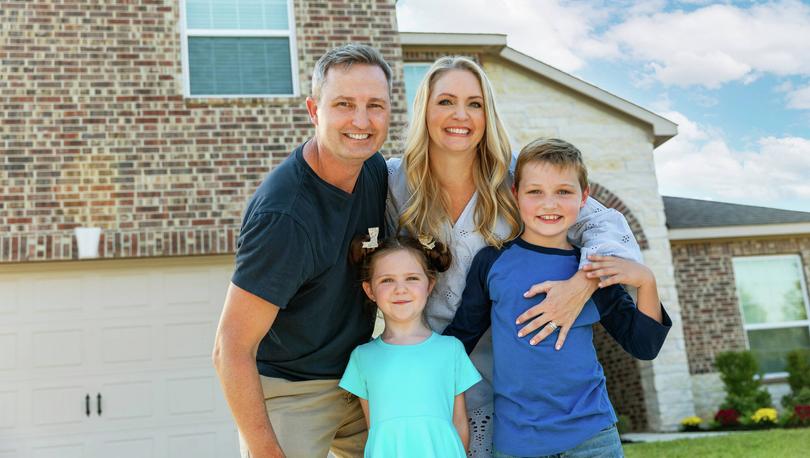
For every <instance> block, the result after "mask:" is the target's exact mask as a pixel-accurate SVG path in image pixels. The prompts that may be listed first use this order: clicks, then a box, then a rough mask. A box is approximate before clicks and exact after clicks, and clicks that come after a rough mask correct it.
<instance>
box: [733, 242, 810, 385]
mask: <svg viewBox="0 0 810 458" xmlns="http://www.w3.org/2000/svg"><path fill="white" fill-rule="evenodd" d="M732 265H733V267H734V283H735V286H736V288H737V298H738V300H739V303H740V310H741V311H742V315H743V321H744V326H745V330H746V333H747V336H748V347H749V349H750V350H751V352H752V353H753V354H754V356H755V357H756V358H757V361H758V362H759V367H760V370H761V371H762V372H765V373H774V372H783V371H784V370H785V356H786V354H787V353H788V352H789V351H792V350H795V349H799V348H810V320H808V313H807V309H808V301H807V289H806V286H805V280H804V271H803V269H802V264H801V259H800V258H799V257H798V256H759V257H744V258H734V259H733V260H732Z"/></svg>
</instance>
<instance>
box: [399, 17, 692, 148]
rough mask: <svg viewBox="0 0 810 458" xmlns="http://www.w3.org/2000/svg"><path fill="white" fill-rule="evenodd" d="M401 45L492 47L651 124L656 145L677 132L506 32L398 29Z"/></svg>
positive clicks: (660, 118)
mask: <svg viewBox="0 0 810 458" xmlns="http://www.w3.org/2000/svg"><path fill="white" fill-rule="evenodd" d="M399 37H400V43H401V44H402V45H403V46H464V47H472V46H474V47H482V46H483V47H488V48H494V49H493V50H492V51H494V52H493V53H494V54H497V55H498V56H500V57H502V58H503V59H505V60H507V61H509V62H512V63H514V64H516V65H518V66H520V67H523V68H525V69H527V70H530V71H533V72H535V73H537V74H540V75H543V76H544V77H546V78H548V79H550V80H552V81H554V82H555V83H557V84H560V85H562V86H564V87H567V88H569V89H571V90H574V91H576V92H578V93H580V94H583V95H585V96H588V97H590V98H592V99H594V100H596V101H598V102H600V103H602V104H605V105H607V106H609V107H611V108H613V109H615V110H617V111H620V112H622V113H625V114H627V115H629V116H631V117H633V118H636V119H638V120H640V121H642V122H644V123H646V124H649V125H650V126H652V129H653V136H654V137H655V140H654V141H653V145H654V146H655V147H658V146H661V145H662V144H663V143H664V142H666V141H667V140H669V139H670V138H672V137H674V136H675V135H677V134H678V125H677V124H675V123H674V122H672V121H670V120H669V119H666V118H664V117H663V116H659V115H657V114H655V113H653V112H651V111H649V110H646V109H644V108H642V107H640V106H638V105H636V104H634V103H632V102H629V101H627V100H625V99H623V98H621V97H619V96H616V95H614V94H611V93H610V92H608V91H606V90H604V89H600V88H598V87H596V86H594V85H593V84H590V83H587V82H585V81H583V80H581V79H579V78H577V77H575V76H573V75H570V74H568V73H566V72H564V71H562V70H559V69H557V68H554V67H552V66H550V65H548V64H545V63H543V62H540V61H539V60H537V59H535V58H533V57H530V56H528V55H526V54H523V53H521V52H519V51H516V50H514V49H512V48H510V47H509V46H507V44H506V35H504V34H494V33H422V32H400V33H399Z"/></svg>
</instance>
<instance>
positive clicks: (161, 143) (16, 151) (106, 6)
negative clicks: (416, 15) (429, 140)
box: [0, 0, 406, 263]
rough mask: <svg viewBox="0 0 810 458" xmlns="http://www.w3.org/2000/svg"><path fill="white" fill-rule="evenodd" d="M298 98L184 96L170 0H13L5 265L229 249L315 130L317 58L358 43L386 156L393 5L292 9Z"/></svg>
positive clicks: (395, 117) (1, 110)
mask: <svg viewBox="0 0 810 458" xmlns="http://www.w3.org/2000/svg"><path fill="white" fill-rule="evenodd" d="M293 9H294V14H295V39H296V44H297V61H298V74H297V75H295V77H296V78H298V81H299V86H300V91H301V95H300V96H296V97H284V98H281V97H279V98H239V99H197V98H188V99H186V98H184V97H183V84H184V83H183V74H182V66H181V41H180V40H181V35H180V25H179V24H180V23H179V20H180V11H179V2H177V1H173V0H153V1H143V2H129V1H113V2H99V1H95V0H64V1H60V2H53V1H39V0H36V1H25V2H20V1H8V2H3V7H2V8H0V22H2V23H3V27H2V28H0V43H3V46H2V48H0V64H2V65H0V152H2V154H0V170H2V174H1V175H0V263H3V262H28V261H51V260H70V259H76V258H77V255H78V254H77V249H76V244H75V241H74V236H73V228H74V227H77V226H95V227H101V228H102V229H103V234H102V241H101V250H100V256H101V257H104V258H124V257H142V256H179V255H199V254H216V253H230V252H233V251H234V239H235V237H236V234H237V233H238V230H239V222H240V217H241V212H242V210H243V208H244V205H245V203H246V201H247V199H248V198H249V197H250V195H251V194H252V192H253V190H254V189H255V187H256V186H257V184H258V183H259V182H260V181H261V180H262V179H263V177H264V176H265V175H266V174H267V173H268V172H269V171H270V170H272V168H273V167H274V166H275V165H277V164H278V163H279V162H280V161H282V160H283V159H284V158H285V157H287V155H288V154H289V152H290V151H291V150H292V148H294V147H295V146H296V145H297V144H300V143H301V142H303V141H304V140H306V138H308V137H309V136H310V135H311V134H312V126H311V123H310V120H309V117H308V115H307V112H306V108H305V104H304V100H305V97H306V96H307V95H308V94H309V92H310V87H309V81H310V76H309V75H310V73H311V71H312V68H313V66H314V63H315V61H316V60H317V59H318V58H319V57H320V56H321V55H322V54H323V53H324V52H325V51H326V50H328V49H330V48H332V47H334V46H338V45H340V44H344V43H346V42H361V43H366V44H370V45H372V46H374V47H376V48H377V49H380V50H381V52H382V53H383V55H384V56H385V58H386V59H387V60H388V62H389V63H390V64H391V66H392V68H393V70H394V86H393V100H392V107H393V109H392V123H391V127H392V128H391V135H390V136H389V141H388V143H386V144H385V146H384V151H391V150H392V149H393V145H395V144H396V143H397V141H398V139H399V137H400V135H399V133H400V132H401V130H402V128H403V126H404V125H405V122H406V109H405V95H404V85H403V82H402V81H403V78H402V54H401V53H402V51H401V48H400V44H399V34H398V32H397V25H396V14H395V3H394V2H393V1H390V0H373V1H349V2H347V1H319V2H311V1H301V0H296V1H294V2H293Z"/></svg>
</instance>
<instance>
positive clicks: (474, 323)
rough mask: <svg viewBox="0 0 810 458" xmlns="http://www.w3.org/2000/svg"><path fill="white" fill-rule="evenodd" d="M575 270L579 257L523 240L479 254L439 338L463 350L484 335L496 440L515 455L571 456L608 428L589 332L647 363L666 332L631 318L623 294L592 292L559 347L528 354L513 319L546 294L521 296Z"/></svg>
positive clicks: (636, 315) (549, 342)
mask: <svg viewBox="0 0 810 458" xmlns="http://www.w3.org/2000/svg"><path fill="white" fill-rule="evenodd" d="M578 268H579V253H578V250H576V249H572V250H560V249H553V248H544V247H540V246H536V245H532V244H530V243H528V242H525V241H524V240H522V239H516V240H514V241H512V242H510V243H508V244H506V245H505V246H504V247H503V248H502V249H496V248H493V247H486V248H484V249H482V250H481V251H480V252H479V253H478V255H476V257H475V259H474V260H473V263H472V266H471V268H470V271H469V274H468V276H467V284H466V288H465V290H464V294H463V295H462V299H461V306H460V307H459V309H458V311H457V312H456V315H455V318H454V319H453V322H452V323H451V324H450V325H449V326H448V327H447V329H446V330H445V331H444V333H445V334H449V335H453V336H455V337H457V338H459V339H460V340H461V341H462V342H463V343H464V345H465V348H466V349H467V351H468V352H470V351H472V349H473V348H474V347H475V344H476V343H477V342H478V339H479V338H480V337H481V335H482V334H483V333H484V332H485V331H486V330H487V328H489V327H490V324H491V327H492V342H493V354H494V377H493V385H494V396H495V399H494V402H495V418H494V442H495V448H496V449H497V450H499V451H501V452H504V453H507V454H510V455H517V456H537V455H550V454H554V453H560V452H563V451H565V450H569V449H571V448H573V447H575V446H577V445H578V444H580V443H581V442H583V441H585V440H587V439H589V438H591V437H593V436H594V435H596V434H597V433H598V432H599V431H601V430H602V429H604V428H606V427H608V426H610V425H612V424H613V423H615V422H616V414H615V413H614V411H613V407H612V406H611V404H610V399H609V398H608V394H607V389H606V387H605V376H604V373H603V371H602V366H601V365H600V364H599V361H598V359H597V356H596V350H595V348H594V346H593V328H592V325H593V324H595V323H596V322H601V323H602V325H603V326H604V327H605V329H606V330H607V331H608V332H609V333H610V334H611V335H612V336H613V338H614V339H616V341H617V342H619V344H621V345H622V347H624V349H625V350H626V351H628V352H629V353H630V354H632V355H633V356H635V357H637V358H640V359H652V358H654V357H655V356H656V355H657V353H658V351H659V350H660V348H661V345H663V342H664V339H665V337H666V335H667V332H668V331H669V328H670V326H671V325H672V323H671V321H670V319H669V317H668V316H667V314H666V312H664V319H663V324H662V323H658V322H656V321H655V320H653V319H652V318H649V317H647V316H646V315H644V314H643V313H641V312H639V311H638V309H637V308H636V307H635V304H634V303H633V300H632V298H631V297H630V295H629V294H627V292H626V291H625V290H624V288H622V287H621V286H618V285H616V286H611V287H607V288H603V289H600V290H598V291H597V292H596V293H594V295H593V296H592V298H591V299H589V300H588V302H587V303H586V304H585V306H584V308H583V309H582V312H581V313H580V315H579V317H578V318H577V319H576V321H575V322H574V326H573V327H572V328H571V329H570V330H569V332H568V336H567V338H566V341H565V345H564V346H563V348H562V349H560V350H555V349H554V344H555V342H556V336H550V337H548V338H546V339H544V340H543V341H542V342H540V343H539V344H538V345H536V346H532V345H530V344H529V340H530V339H531V338H532V337H533V336H534V335H535V334H536V333H532V334H529V335H527V336H524V337H522V338H519V337H518V336H517V333H518V331H519V330H520V329H521V328H522V327H523V326H525V324H521V325H517V324H515V320H516V319H517V317H518V316H519V315H520V314H522V313H523V312H525V311H526V310H527V309H529V308H530V307H532V306H534V305H536V304H537V303H538V302H539V301H540V300H542V299H543V297H544V296H540V297H533V298H529V299H527V298H524V297H523V293H524V292H525V291H526V290H527V289H528V288H529V287H530V286H531V285H534V284H536V283H541V282H543V281H547V280H567V279H569V278H571V277H572V276H573V275H574V274H575V273H576V272H577V269H578Z"/></svg>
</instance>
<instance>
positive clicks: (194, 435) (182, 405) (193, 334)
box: [0, 256, 238, 458]
mask: <svg viewBox="0 0 810 458" xmlns="http://www.w3.org/2000/svg"><path fill="white" fill-rule="evenodd" d="M232 259H233V258H232V257H231V256H223V257H185V258H172V259H165V260H160V259H157V260H155V259H150V260H129V261H101V260H99V261H85V262H64V263H47V264H22V265H16V266H12V265H5V266H2V267H0V269H2V270H0V458H10V457H26V458H28V457H31V458H44V457H54V458H56V457H58V458H74V457H77V458H78V457H80V458H86V457H93V458H95V457H105V458H109V457H115V458H127V457H138V458H147V457H172V458H178V457H194V458H201V457H212V458H214V457H217V458H219V457H229V456H238V440H237V436H236V432H235V427H234V425H233V422H232V420H231V417H230V413H229V411H228V409H227V405H226V404H225V401H224V399H223V396H222V392H221V390H220V387H219V383H218V381H217V379H216V375H215V373H214V370H213V368H212V367H211V358H210V355H211V349H212V346H213V340H214V332H215V330H216V324H217V321H218V319H219V313H220V311H221V309H222V302H223V299H224V297H225V290H226V288H227V284H228V279H229V278H230V273H231V270H232Z"/></svg>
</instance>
